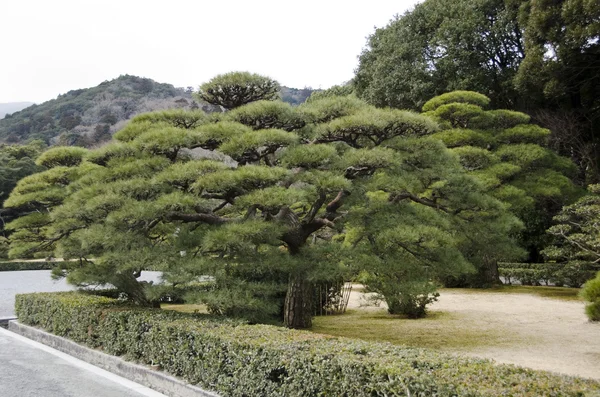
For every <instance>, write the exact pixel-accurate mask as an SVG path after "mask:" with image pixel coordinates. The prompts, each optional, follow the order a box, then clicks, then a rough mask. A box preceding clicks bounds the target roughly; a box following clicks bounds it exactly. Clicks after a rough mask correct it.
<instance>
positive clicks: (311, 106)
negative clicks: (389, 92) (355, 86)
mask: <svg viewBox="0 0 600 397" xmlns="http://www.w3.org/2000/svg"><path fill="white" fill-rule="evenodd" d="M311 98H312V99H311V100H310V101H309V102H307V103H306V104H304V105H302V106H300V107H299V108H298V109H299V111H300V112H301V114H303V115H304V116H305V117H306V118H307V119H308V120H310V121H311V122H313V123H325V122H328V121H331V120H333V119H336V118H338V117H343V116H349V115H351V114H353V113H356V112H357V111H359V110H361V109H363V108H365V107H366V104H365V103H364V102H363V101H361V100H359V99H358V98H356V97H354V96H343V97H339V96H319V97H315V98H313V97H311Z"/></svg>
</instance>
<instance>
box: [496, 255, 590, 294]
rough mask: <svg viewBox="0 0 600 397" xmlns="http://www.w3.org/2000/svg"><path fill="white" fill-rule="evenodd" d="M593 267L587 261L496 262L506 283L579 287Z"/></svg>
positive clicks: (587, 278) (588, 277)
mask: <svg viewBox="0 0 600 397" xmlns="http://www.w3.org/2000/svg"><path fill="white" fill-rule="evenodd" d="M595 271H596V270H595V267H594V266H593V265H592V264H590V263H588V262H582V261H580V262H569V263H507V262H504V263H502V262H500V263H498V272H499V273H500V277H504V279H505V280H506V284H512V283H513V282H515V281H516V282H519V283H521V284H523V285H540V284H542V283H543V284H545V285H550V284H554V285H556V286H558V287H562V286H569V287H573V288H579V287H581V285H582V284H583V283H585V282H586V281H587V280H589V279H590V278H592V277H593V276H594V274H595Z"/></svg>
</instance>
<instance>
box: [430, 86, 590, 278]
mask: <svg viewBox="0 0 600 397" xmlns="http://www.w3.org/2000/svg"><path fill="white" fill-rule="evenodd" d="M489 102H490V100H489V99H488V98H487V97H486V96H484V95H482V94H478V93H475V92H470V91H455V92H451V93H447V94H443V95H440V96H438V97H435V98H433V99H431V100H430V101H428V102H427V103H425V105H424V106H423V110H424V111H425V113H424V114H426V115H429V116H431V117H432V118H434V119H435V120H437V121H438V122H439V123H440V127H441V130H440V131H439V132H437V133H435V134H434V135H433V136H432V137H433V138H437V139H440V140H441V141H442V142H444V143H445V144H446V146H447V147H448V148H449V149H450V150H451V151H452V152H454V153H455V154H457V155H458V156H459V158H460V162H461V164H462V165H463V167H464V169H465V170H466V171H467V172H468V173H469V175H471V176H473V177H475V178H476V179H477V180H478V181H479V182H480V184H481V185H482V186H483V187H484V188H485V189H486V191H488V192H489V193H490V194H491V195H493V196H494V197H496V198H497V199H499V200H501V201H502V202H504V203H505V204H506V205H507V206H508V208H509V210H510V212H511V213H513V214H514V215H516V216H517V217H518V218H519V219H521V221H522V222H523V223H524V225H525V229H524V230H523V231H522V232H521V233H520V236H519V238H518V239H519V241H520V244H521V246H522V248H523V249H525V250H527V253H528V259H529V260H532V261H539V260H541V255H540V251H541V250H542V249H543V248H544V247H545V246H546V245H547V244H548V243H549V239H548V236H547V234H546V232H545V231H546V229H547V228H548V227H549V226H550V225H551V223H552V217H553V216H554V215H556V214H557V213H558V211H560V209H561V207H562V206H563V205H565V204H568V203H571V202H573V201H574V200H575V199H576V198H577V197H578V195H579V194H580V189H578V188H577V187H576V186H575V185H574V184H573V182H572V181H571V179H570V178H571V177H573V176H574V175H575V173H576V166H575V165H574V164H573V163H572V162H571V161H570V160H569V159H566V158H564V157H561V156H559V155H557V154H556V153H555V152H553V151H552V150H550V149H548V148H546V147H545V143H546V141H547V138H548V135H549V134H550V131H549V130H547V129H544V128H541V127H539V126H537V125H535V124H531V123H530V117H529V116H528V115H526V114H523V113H520V112H514V111H510V110H503V109H499V110H487V109H486V107H487V106H488V104H489ZM482 231H483V230H482ZM489 242H490V244H493V240H489ZM469 251H470V252H472V253H473V254H474V253H477V252H480V254H479V256H480V257H479V259H477V260H474V259H473V260H472V262H473V263H479V266H478V268H479V270H480V271H479V274H478V276H477V277H475V278H473V277H471V279H470V280H468V281H469V284H471V285H480V286H481V285H489V284H492V283H495V282H498V272H497V266H496V263H495V262H494V261H493V260H491V259H490V258H486V255H485V252H489V251H488V249H487V248H486V246H485V245H483V246H481V247H480V248H479V249H477V250H473V249H472V248H470V249H469ZM463 281H464V280H463ZM461 282H462V281H461Z"/></svg>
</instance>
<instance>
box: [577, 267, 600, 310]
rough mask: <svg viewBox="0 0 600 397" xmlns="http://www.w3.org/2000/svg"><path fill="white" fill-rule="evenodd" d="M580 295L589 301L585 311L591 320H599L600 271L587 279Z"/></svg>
mask: <svg viewBox="0 0 600 397" xmlns="http://www.w3.org/2000/svg"><path fill="white" fill-rule="evenodd" d="M581 297H582V298H583V299H585V300H586V301H588V302H590V304H589V305H587V306H586V308H585V312H586V314H587V316H588V318H589V319H590V320H591V321H600V272H598V274H596V277H595V278H593V279H591V280H589V281H588V282H587V283H585V285H584V286H583V289H582V290H581Z"/></svg>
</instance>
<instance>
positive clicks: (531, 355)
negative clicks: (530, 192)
mask: <svg viewBox="0 0 600 397" xmlns="http://www.w3.org/2000/svg"><path fill="white" fill-rule="evenodd" d="M362 304H364V295H363V294H362V293H360V292H353V293H352V295H351V299H350V303H349V308H355V309H358V310H368V311H372V310H384V309H383V308H377V307H372V306H371V307H364V306H361V305H362ZM430 312H431V314H432V316H435V315H436V314H439V315H440V316H443V317H444V320H443V322H442V323H443V325H441V324H440V326H441V329H439V332H440V335H444V333H446V334H448V335H449V336H451V334H452V333H468V334H472V333H473V332H474V331H475V332H480V333H485V334H486V337H487V340H486V343H485V344H475V345H473V346H461V347H457V346H448V347H444V346H443V345H441V346H440V348H441V349H442V350H446V351H449V352H454V353H461V354H467V355H473V356H478V357H485V358H491V359H494V360H496V361H498V362H502V363H509V364H516V365H520V366H523V367H529V368H534V369H543V370H548V371H553V372H560V373H563V374H569V375H577V376H583V377H589V378H595V379H600V337H599V336H600V324H597V323H590V322H588V320H587V318H586V316H585V314H584V303H583V302H578V301H572V302H571V301H563V300H558V299H551V298H541V297H538V296H535V295H530V294H506V293H497V292H494V293H486V292H473V290H467V291H460V290H458V291H457V290H449V291H442V293H441V296H440V299H439V301H438V302H436V303H434V304H433V305H432V306H431V310H430ZM400 321H411V320H400ZM432 323H435V321H432ZM424 332H428V330H424Z"/></svg>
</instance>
